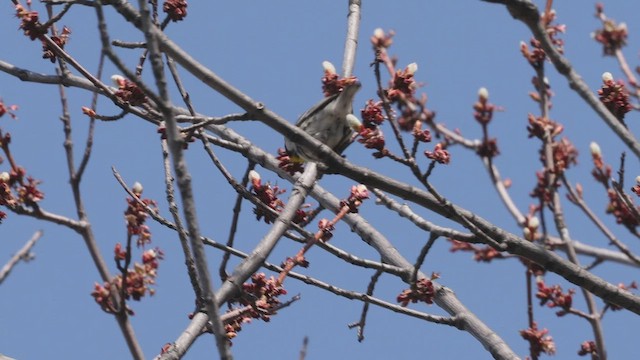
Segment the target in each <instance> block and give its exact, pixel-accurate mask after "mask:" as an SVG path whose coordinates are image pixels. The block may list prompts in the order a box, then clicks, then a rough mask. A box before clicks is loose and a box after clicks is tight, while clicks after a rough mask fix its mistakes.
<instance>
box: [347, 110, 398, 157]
mask: <svg viewBox="0 0 640 360" xmlns="http://www.w3.org/2000/svg"><path fill="white" fill-rule="evenodd" d="M361 114H362V120H363V123H360V120H358V118H356V117H355V116H354V115H351V114H349V115H347V120H348V121H349V124H350V126H351V128H352V129H353V130H354V131H355V132H356V136H357V137H358V142H359V143H361V144H363V145H364V147H365V148H367V149H374V150H377V151H376V152H374V153H373V154H372V155H373V157H375V158H377V159H380V158H383V157H385V156H387V155H389V150H388V149H387V148H386V147H385V144H386V142H385V139H384V134H383V133H382V130H381V129H380V126H379V125H380V124H381V123H382V121H383V120H384V116H383V115H382V102H377V103H375V102H373V100H369V101H368V102H367V105H366V106H365V108H364V109H362V111H361Z"/></svg>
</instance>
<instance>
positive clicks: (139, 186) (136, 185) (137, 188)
mask: <svg viewBox="0 0 640 360" xmlns="http://www.w3.org/2000/svg"><path fill="white" fill-rule="evenodd" d="M142 190H144V188H143V187H142V184H140V183H139V182H137V181H136V182H135V183H133V187H131V191H133V193H134V194H137V195H140V194H142Z"/></svg>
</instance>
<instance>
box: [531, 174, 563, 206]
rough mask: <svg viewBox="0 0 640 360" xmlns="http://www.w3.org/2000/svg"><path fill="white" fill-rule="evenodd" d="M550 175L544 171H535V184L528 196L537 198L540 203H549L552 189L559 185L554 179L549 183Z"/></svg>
mask: <svg viewBox="0 0 640 360" xmlns="http://www.w3.org/2000/svg"><path fill="white" fill-rule="evenodd" d="M549 178H550V176H547V175H546V172H544V171H536V180H537V181H536V186H535V187H534V188H533V190H532V191H531V193H529V196H531V197H532V198H536V199H538V200H539V201H540V202H541V203H542V204H549V203H551V199H552V191H553V190H555V189H557V188H558V187H560V184H559V183H558V182H557V181H556V182H554V183H553V184H552V185H551V184H549Z"/></svg>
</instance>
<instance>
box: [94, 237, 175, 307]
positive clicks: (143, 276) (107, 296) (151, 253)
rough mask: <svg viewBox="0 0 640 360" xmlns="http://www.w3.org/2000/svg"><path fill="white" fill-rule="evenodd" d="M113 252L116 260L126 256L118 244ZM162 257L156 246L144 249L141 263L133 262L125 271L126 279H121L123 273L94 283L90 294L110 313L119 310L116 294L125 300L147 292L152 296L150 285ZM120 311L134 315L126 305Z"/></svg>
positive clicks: (152, 290)
mask: <svg viewBox="0 0 640 360" xmlns="http://www.w3.org/2000/svg"><path fill="white" fill-rule="evenodd" d="M114 252H115V258H116V259H117V260H118V261H120V260H119V259H120V258H121V257H123V256H124V257H126V253H123V251H122V246H121V245H120V244H116V247H115V251H114ZM163 258H164V253H163V252H162V250H160V249H158V248H156V249H149V250H147V251H145V252H144V253H143V254H142V264H140V263H135V264H134V267H133V269H128V270H127V271H126V276H125V279H126V280H124V281H123V275H122V274H119V275H117V276H115V277H114V278H113V279H111V280H110V281H106V282H104V283H103V284H99V283H95V285H94V290H93V292H92V293H91V296H93V298H94V300H95V301H96V303H98V304H99V305H100V308H101V309H102V310H103V311H104V312H106V313H110V314H115V313H117V312H118V311H119V304H116V303H115V299H116V298H117V296H120V295H122V294H124V298H125V300H129V299H133V300H135V301H140V300H141V299H142V298H143V297H144V296H145V295H146V294H147V293H148V294H149V295H150V296H153V295H154V294H155V289H153V288H151V287H150V286H151V285H154V284H155V279H156V277H157V270H158V261H159V260H162V259H163ZM123 283H124V286H123ZM120 311H126V312H127V313H128V314H129V315H134V313H133V310H131V308H129V307H128V306H127V307H126V309H122V310H120Z"/></svg>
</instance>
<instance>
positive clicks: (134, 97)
mask: <svg viewBox="0 0 640 360" xmlns="http://www.w3.org/2000/svg"><path fill="white" fill-rule="evenodd" d="M118 85H119V88H118V90H117V91H116V96H117V97H118V98H119V99H120V100H122V101H124V102H127V103H129V104H130V105H131V106H139V105H142V104H145V103H146V102H147V97H146V96H145V95H144V92H142V90H141V89H140V88H139V87H138V85H136V84H135V83H134V82H133V81H131V80H129V79H123V80H122V81H120V82H119V83H118Z"/></svg>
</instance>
